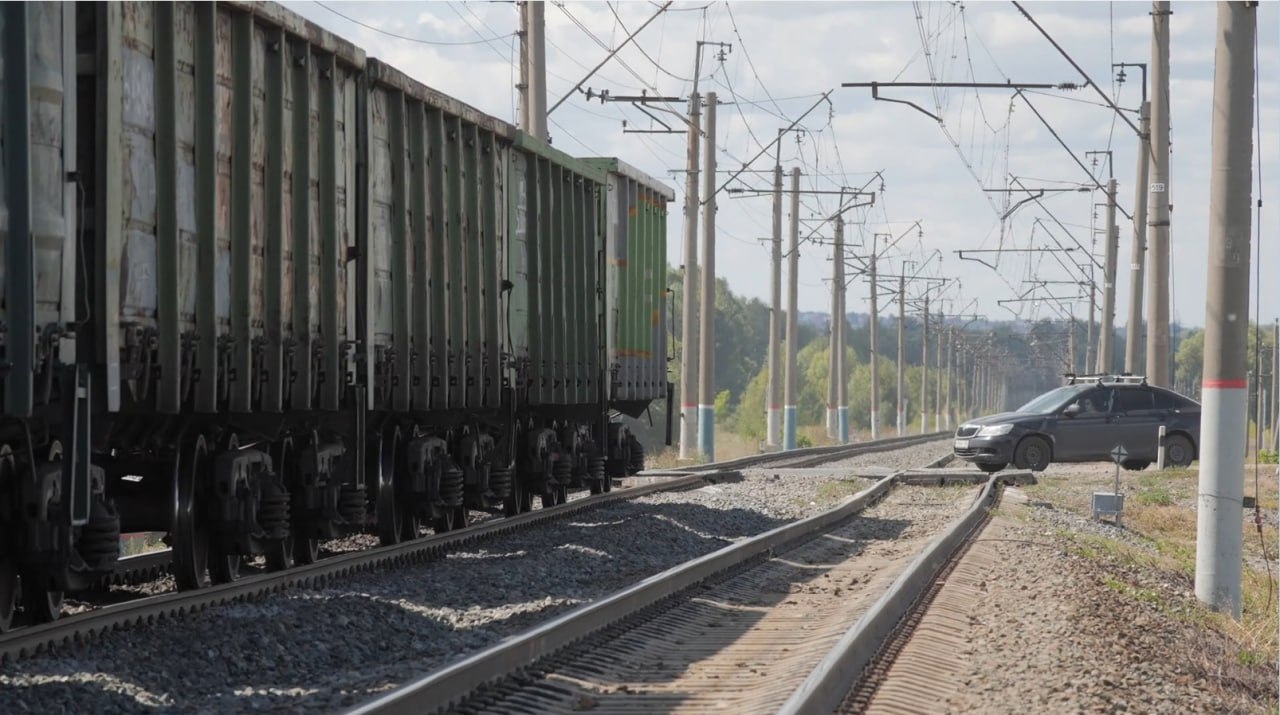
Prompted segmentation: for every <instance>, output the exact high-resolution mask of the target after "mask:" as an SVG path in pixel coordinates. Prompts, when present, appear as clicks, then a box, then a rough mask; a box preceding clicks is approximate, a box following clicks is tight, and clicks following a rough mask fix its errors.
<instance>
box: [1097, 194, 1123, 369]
mask: <svg viewBox="0 0 1280 715" xmlns="http://www.w3.org/2000/svg"><path fill="white" fill-rule="evenodd" d="M1119 234H1120V232H1119V228H1118V227H1117V226H1116V180H1115V179H1110V180H1108V181H1107V245H1106V247H1105V255H1106V259H1105V262H1104V263H1103V268H1102V326H1101V329H1100V331H1099V333H1098V365H1097V368H1098V369H1097V372H1099V373H1109V372H1111V371H1112V369H1113V368H1114V367H1115V363H1114V362H1113V358H1114V357H1115V354H1114V347H1113V346H1114V345H1115V337H1116V328H1115V319H1116V260H1117V254H1118V253H1119V250H1120V235H1119Z"/></svg>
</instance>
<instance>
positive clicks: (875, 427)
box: [871, 410, 880, 439]
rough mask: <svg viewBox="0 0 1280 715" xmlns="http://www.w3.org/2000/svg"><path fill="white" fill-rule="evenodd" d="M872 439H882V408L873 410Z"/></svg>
mask: <svg viewBox="0 0 1280 715" xmlns="http://www.w3.org/2000/svg"><path fill="white" fill-rule="evenodd" d="M871 439H880V410H872V411H871Z"/></svg>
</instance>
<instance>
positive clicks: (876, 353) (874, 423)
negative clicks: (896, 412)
mask: <svg viewBox="0 0 1280 715" xmlns="http://www.w3.org/2000/svg"><path fill="white" fill-rule="evenodd" d="M867 263H868V266H867V272H868V274H870V277H871V278H870V280H871V326H870V328H871V330H870V332H871V439H880V349H879V345H878V343H877V338H878V337H879V333H880V311H879V296H878V295H877V293H878V292H879V289H880V286H879V285H878V284H877V283H876V236H875V234H872V235H871V257H870V258H869V259H868V260H867Z"/></svg>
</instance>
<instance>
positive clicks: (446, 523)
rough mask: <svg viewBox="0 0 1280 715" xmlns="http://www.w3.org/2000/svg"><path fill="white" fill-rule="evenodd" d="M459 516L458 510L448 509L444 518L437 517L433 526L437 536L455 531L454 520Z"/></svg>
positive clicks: (433, 521)
mask: <svg viewBox="0 0 1280 715" xmlns="http://www.w3.org/2000/svg"><path fill="white" fill-rule="evenodd" d="M456 515H457V509H448V510H446V511H445V512H444V515H443V516H437V517H436V518H435V519H433V520H432V523H431V526H432V528H433V529H434V530H435V532H436V533H437V534H443V533H445V532H446V531H453V528H454V527H453V519H454V516H456Z"/></svg>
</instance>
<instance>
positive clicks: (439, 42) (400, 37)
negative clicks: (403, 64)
mask: <svg viewBox="0 0 1280 715" xmlns="http://www.w3.org/2000/svg"><path fill="white" fill-rule="evenodd" d="M315 3H316V4H317V5H319V6H320V7H322V8H324V9H326V10H328V11H329V12H331V13H333V14H334V15H337V16H338V17H340V18H342V19H344V20H346V21H347V22H353V23H355V24H357V25H359V26H360V27H363V28H365V29H367V30H373V31H374V32H377V33H379V34H382V35H386V36H387V37H394V38H396V39H397V40H404V41H405V42H416V43H417V44H419V45H434V46H457V45H479V44H488V43H490V42H497V41H499V40H505V39H507V38H509V37H516V36H517V35H518V33H515V32H509V33H507V34H505V35H495V36H493V37H481V38H479V39H476V40H424V39H422V38H421V37H409V36H408V35H401V34H397V33H395V32H391V31H390V30H384V29H382V28H380V27H376V26H374V25H370V24H368V23H366V22H361V21H360V20H357V19H355V18H354V17H351V16H350V15H346V14H343V13H341V12H339V11H337V10H335V9H333V8H332V7H329V6H328V5H326V4H324V3H322V2H319V0H315ZM455 12H457V11H456V10H455ZM473 29H474V28H473ZM490 29H492V28H490ZM477 34H479V33H477Z"/></svg>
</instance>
